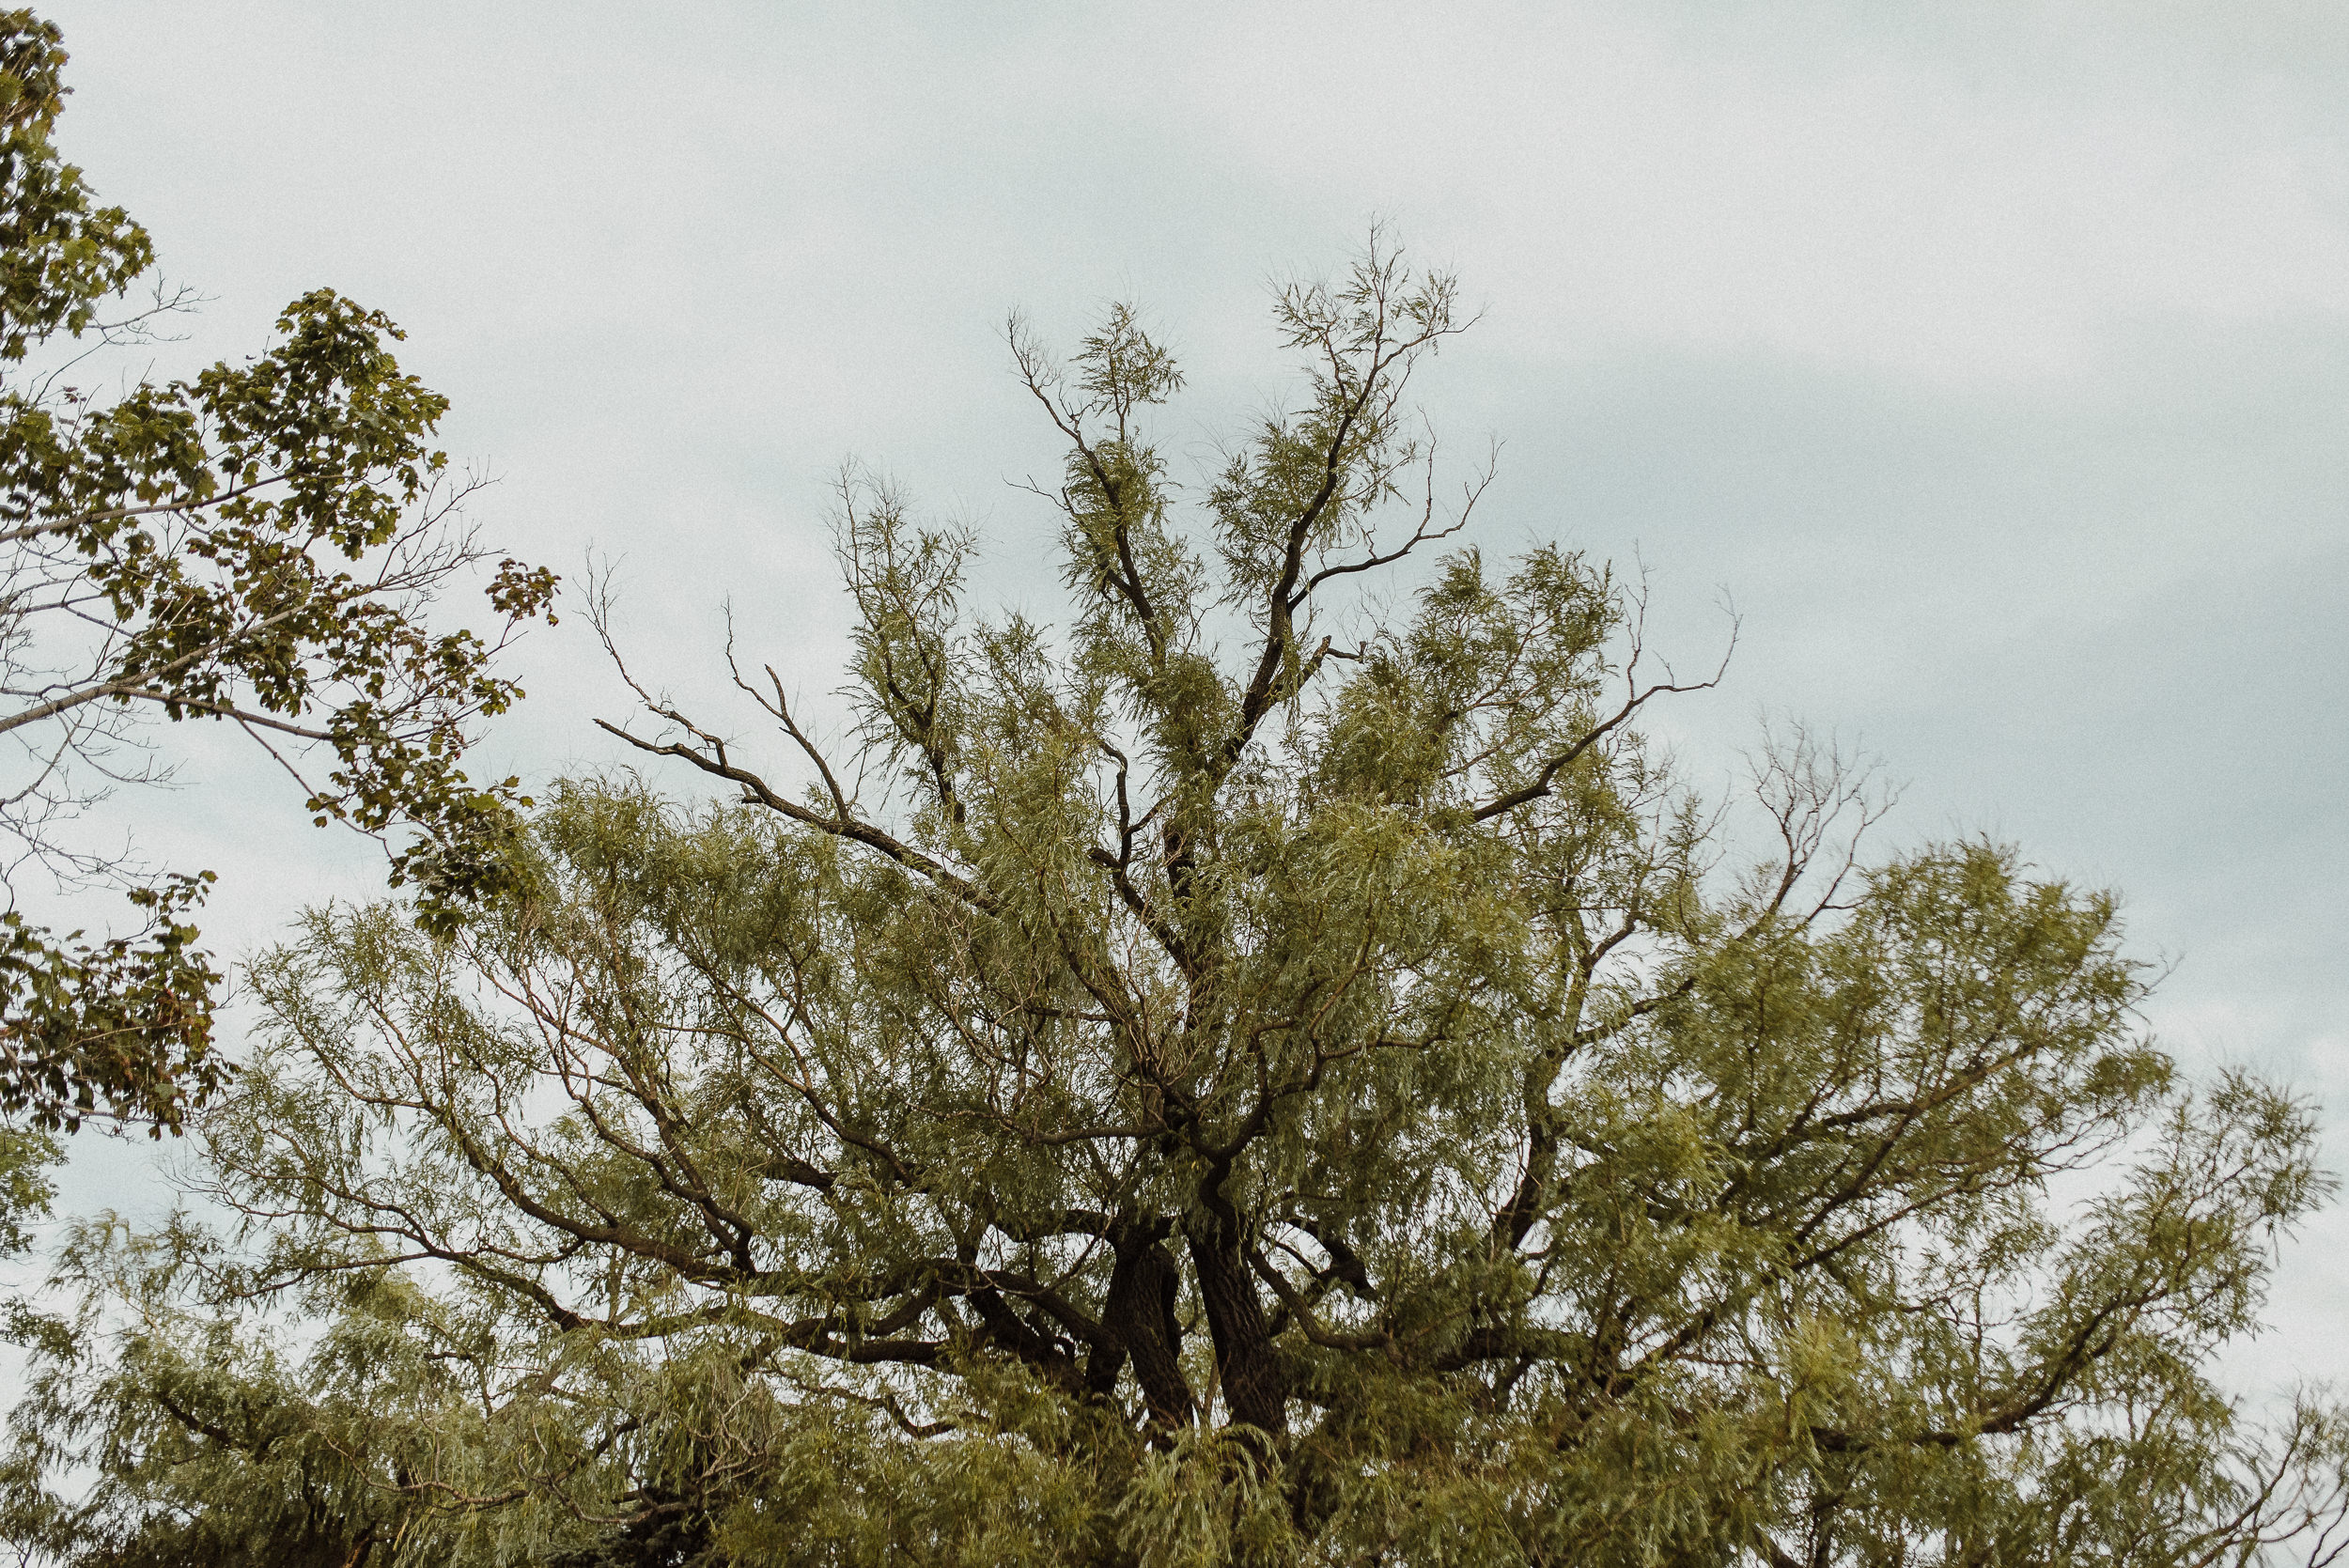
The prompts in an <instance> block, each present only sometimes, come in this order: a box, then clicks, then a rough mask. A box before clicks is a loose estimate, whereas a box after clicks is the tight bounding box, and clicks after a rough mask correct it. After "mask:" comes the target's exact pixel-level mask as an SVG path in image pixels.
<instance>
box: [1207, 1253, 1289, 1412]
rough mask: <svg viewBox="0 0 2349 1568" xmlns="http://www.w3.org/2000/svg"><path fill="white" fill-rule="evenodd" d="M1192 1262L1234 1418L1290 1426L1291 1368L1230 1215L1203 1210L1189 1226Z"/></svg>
mask: <svg viewBox="0 0 2349 1568" xmlns="http://www.w3.org/2000/svg"><path fill="white" fill-rule="evenodd" d="M1187 1234H1189V1237H1190V1265H1191V1268H1192V1269H1193V1270H1194V1271H1195V1272H1196V1273H1197V1274H1198V1276H1199V1297H1200V1300H1201V1301H1202V1302H1203V1303H1204V1304H1205V1305H1206V1309H1207V1331H1208V1332H1209V1333H1210V1334H1212V1335H1213V1336H1214V1338H1215V1364H1216V1370H1217V1372H1218V1373H1219V1374H1220V1381H1221V1384H1222V1387H1223V1403H1224V1405H1226V1406H1227V1407H1229V1409H1230V1410H1231V1412H1232V1419H1233V1420H1234V1421H1241V1422H1245V1423H1246V1424H1247V1425H1250V1426H1253V1427H1259V1428H1262V1429H1263V1430H1264V1431H1266V1432H1268V1433H1273V1434H1279V1433H1282V1432H1285V1431H1286V1430H1287V1429H1288V1372H1287V1369H1286V1368H1285V1367H1283V1365H1282V1364H1281V1358H1280V1355H1279V1353H1278V1352H1277V1351H1275V1350H1274V1349H1273V1348H1272V1336H1271V1334H1270V1333H1269V1332H1268V1331H1267V1328H1266V1327H1265V1315H1264V1303H1263V1301H1262V1300H1261V1299H1259V1298H1258V1296H1257V1295H1256V1281H1255V1279H1254V1277H1253V1276H1252V1275H1251V1274H1250V1273H1249V1272H1248V1264H1247V1260H1245V1259H1244V1258H1242V1257H1241V1256H1240V1250H1239V1240H1238V1237H1237V1235H1235V1234H1233V1225H1232V1222H1231V1221H1230V1220H1229V1219H1218V1218H1217V1217H1215V1216H1212V1215H1207V1214H1201V1215H1197V1216H1194V1217H1193V1219H1192V1225H1191V1228H1190V1229H1189V1230H1188V1233H1187Z"/></svg>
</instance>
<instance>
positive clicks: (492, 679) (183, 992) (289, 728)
mask: <svg viewBox="0 0 2349 1568" xmlns="http://www.w3.org/2000/svg"><path fill="white" fill-rule="evenodd" d="M65 60H66V55H65V51H64V48H63V46H62V42H61V38H60V35H59V33H58V30H57V28H56V27H55V26H54V24H53V23H47V22H43V21H41V20H40V19H39V18H38V17H36V16H35V15H34V14H33V13H31V12H30V11H24V10H10V11H6V12H0V737H6V739H7V740H8V742H9V743H11V750H10V753H9V755H10V758H11V760H10V762H9V764H8V775H7V778H6V780H5V781H4V782H0V839H5V841H6V846H5V847H4V848H0V878H5V882H4V884H0V885H4V886H5V890H6V894H7V897H6V903H7V905H8V908H7V909H6V910H5V911H4V912H0V1112H6V1113H12V1114H13V1116H14V1117H15V1119H16V1120H17V1121H18V1123H19V1124H20V1130H19V1131H18V1132H16V1133H12V1134H8V1135H7V1136H10V1137H22V1136H23V1132H22V1129H21V1124H22V1123H23V1122H26V1121H29V1122H31V1123H33V1124H37V1125H39V1126H46V1127H51V1128H55V1127H60V1126H63V1127H70V1126H75V1125H77V1124H78V1123H79V1122H80V1121H81V1120H82V1119H83V1118H84V1117H86V1116H88V1115H90V1114H93V1113H105V1114H108V1115H110V1116H113V1117H116V1118H119V1119H131V1120H137V1121H145V1122H147V1123H148V1124H149V1125H150V1126H152V1127H153V1128H155V1129H156V1130H158V1131H160V1130H161V1129H162V1128H164V1127H175V1126H178V1125H179V1121H180V1119H181V1118H182V1116H183V1115H184V1113H185V1110H186V1107H187V1105H188V1103H189V1101H190V1099H191V1098H192V1097H200V1096H201V1095H202V1094H204V1093H206V1092H208V1091H209V1090H210V1088H212V1087H213V1086H215V1085H216V1084H217V1082H218V1080H219V1077H220V1071H221V1067H220V1058H219V1056H218V1054H217V1053H216V1052H215V1051H214V1050H213V1048H212V1040H211V1031H212V1011H213V1005H214V1002H215V1000H216V995H217V990H216V988H217V985H218V981H219V978H220V977H219V975H218V973H217V972H216V971H215V970H214V969H213V967H212V965H211V961H210V957H209V956H208V955H207V954H206V953H205V952H204V950H203V949H202V948H201V947H200V946H199V945H197V936H198V934H197V931H196V929H195V927H194V924H192V923H191V921H190V919H189V915H190V912H191V911H192V909H193V908H194V906H195V905H197V904H198V903H200V902H201V900H202V898H203V896H204V894H205V891H206V889H207V886H208V884H209V883H210V880H211V877H210V873H209V872H201V873H193V872H185V871H168V870H157V869H154V868H151V867H147V866H144V865H143V864H141V863H139V862H135V861H134V860H132V858H130V857H128V856H126V855H125V854H124V853H123V852H122V850H121V849H120V848H119V846H118V841H117V846H116V847H113V848H100V849H98V850H95V851H93V850H92V848H91V847H90V845H91V843H92V840H91V839H90V838H89V837H88V836H87V831H86V826H85V827H84V828H83V829H82V830H81V831H79V832H78V833H77V831H76V828H75V824H76V822H77V821H78V820H79V819H81V818H83V817H84V816H85V815H86V813H87V810H88V808H90V807H92V806H94V805H96V804H97V803H98V802H99V801H100V800H102V799H103V798H104V796H105V795H106V793H107V792H108V791H109V790H110V789H112V788H114V787H115V786H117V785H120V784H140V783H153V782H158V781H159V780H160V779H162V778H163V777H164V776H166V775H167V774H168V773H169V772H170V770H171V764H170V761H169V759H168V757H167V756H163V755H159V754H158V751H157V743H156V740H155V732H154V730H153V728H152V726H151V725H150V724H148V723H146V722H144V721H145V720H147V719H149V718H154V717H160V718H163V719H166V720H169V721H183V720H193V719H210V720H214V721H218V722H226V723H230V724H234V725H237V726H239V727H240V728H241V729H242V730H243V731H244V732H245V733H246V734H248V735H249V736H251V737H252V738H253V739H254V740H255V741H256V742H257V743H258V744H259V745H260V746H261V747H263V748H264V749H266V750H267V751H268V752H269V753H271V754H272V755H273V756H275V757H276V759H277V760H278V761H279V762H281V763H283V764H284V765H285V766H286V767H287V768H288V770H290V771H292V772H293V773H294V775H295V778H296V780H297V784H298V788H299V791H300V793H299V796H298V797H297V798H298V799H300V800H303V802H304V803H305V804H306V807H307V809H308V811H309V812H310V813H311V814H312V815H314V816H315V817H316V818H317V820H318V821H319V822H320V823H321V824H323V823H325V822H327V821H329V820H340V821H344V822H348V823H350V824H352V825H354V826H356V827H358V828H359V829H361V830H363V831H367V832H371V833H377V834H382V833H385V832H387V831H397V830H402V829H412V830H414V831H413V832H412V833H404V834H403V835H402V839H401V842H399V843H397V844H396V845H394V846H392V848H393V854H394V864H393V871H394V877H395V880H396V881H398V880H412V881H414V882H416V883H417V884H418V885H419V887H420V889H421V890H422V891H423V893H425V895H426V898H427V901H428V904H429V905H431V906H432V907H433V908H443V907H445V906H447V905H448V904H449V903H450V902H451V901H452V900H455V901H461V900H462V899H464V898H466V897H469V896H472V895H474V893H480V892H482V891H485V890H486V889H487V888H488V887H489V886H490V884H492V883H493V882H494V881H495V880H496V877H497V875H498V873H497V871H496V864H497V845H498V844H499V843H500V842H501V841H502V839H503V838H504V836H505V835H506V831H507V825H508V823H509V821H510V818H511V815H512V809H513V806H514V803H515V801H516V797H515V794H514V781H510V780H509V781H506V783H504V784H491V785H489V786H487V787H484V786H481V785H477V784H473V783H471V782H470V781H469V780H468V779H467V777H466V775H465V773H464V772H463V770H462V768H461V766H460V762H461V758H462V754H463V752H464V749H465V746H466V744H467V742H468V740H469V738H470V728H469V726H471V725H472V724H473V723H474V722H475V721H477V720H479V719H481V718H483V717H485V716H488V715H491V714H495V713H497V712H499V711H501V710H502V709H503V708H505V707H506V705H507V704H508V703H509V702H511V701H512V699H513V698H514V696H515V695H516V694H517V693H516V691H515V688H514V686H513V684H512V683H511V682H510V681H508V680H506V679H505V678H503V677H501V676H499V675H495V674H494V673H493V671H492V669H491V660H492V658H493V656H494V655H495V653H496V652H497V648H498V645H499V644H502V643H503V641H504V640H505V639H506V637H509V636H511V635H512V633H513V632H514V630H515V629H517V628H518V627H519V626H520V625H521V624H522V623H524V622H526V621H528V620H530V619H531V618H533V617H535V616H536V615H537V614H539V613H542V612H544V611H545V609H546V608H547V606H548V604H549V602H550V599H551V597H552V593H553V589H554V579H553V578H552V575H550V574H549V573H547V572H544V571H542V570H537V569H535V568H531V567H525V566H523V565H522V564H521V563H519V562H516V561H513V560H506V561H503V562H498V563H496V564H495V565H493V566H492V565H490V562H491V560H492V559H493V556H494V552H493V551H488V550H487V549H485V547H484V546H483V545H482V544H481V543H480V542H479V540H478V539H477V538H476V537H475V536H474V535H473V534H472V533H471V532H470V531H469V530H467V529H466V528H465V527H464V526H462V524H461V520H459V518H458V516H457V512H456V507H457V505H458V503H459V501H461V500H462V498H463V496H464V494H465V492H466V490H467V489H469V488H470V482H469V481H466V480H462V479H459V478H455V477H453V476H452V475H451V474H450V472H449V469H448V460H447V458H446V456H445V455H444V454H443V453H442V452H440V451H438V450H435V449H434V448H433V447H432V446H431V444H430V438H431V435H432V432H433V429H434V427H436V426H437V424H438V423H439V421H440V419H441V417H442V415H443V412H444V411H446V409H447V406H448V405H447V400H446V399H445V398H443V397H442V396H439V395H438V394H436V393H433V392H431V391H429V390H428V389H427V388H426V387H425V386H423V385H422V383H420V382H419V381H418V380H416V379H415V378H414V377H412V376H410V375H407V374H405V373H404V372H402V371H401V369H400V367H399V365H398V363H397V360H396V359H395V358H394V356H393V352H392V349H391V342H392V341H393V340H395V339H397V338H398V337H399V336H400V333H399V330H398V329H397V327H396V326H394V325H393V324H392V322H391V321H390V319H389V318H386V317H384V316H383V315H382V314H381V313H380V312H377V311H371V310H367V309H366V308H363V307H362V306H360V305H357V304H355V303H351V302H350V301H349V300H346V299H344V298H342V297H341V296H340V295H337V294H335V293H334V292H333V291H332V290H329V289H322V288H321V289H317V290H313V291H311V292H309V293H305V294H303V296H302V297H301V298H299V299H297V300H295V301H294V302H293V303H290V304H289V305H288V306H287V307H286V310H285V312H284V314H283V315H282V316H281V317H280V318H279V319H278V322H277V336H276V339H275V340H274V342H272V344H271V345H270V346H269V348H268V349H267V350H266V351H265V352H263V353H261V354H259V355H257V356H255V357H252V358H249V359H247V360H245V361H243V362H242V363H241V364H234V365H231V364H226V363H224V364H220V365H213V366H212V367H210V369H207V370H205V371H203V372H201V373H200V374H198V375H196V376H195V377H194V378H193V379H192V380H173V381H169V382H159V381H155V380H148V379H142V378H138V377H136V376H127V377H126V376H122V375H120V371H121V370H123V369H125V368H127V367H125V366H120V365H111V364H110V362H109V360H108V359H107V358H106V357H105V356H106V355H107V354H108V351H109V350H117V349H126V348H133V347H137V346H139V345H142V344H146V343H148V342H151V341H153V333H154V331H155V329H156V327H157V325H158V323H159V322H163V321H167V320H168V319H170V318H172V316H173V315H174V313H175V312H177V311H178V310H179V309H182V308H185V307H186V305H187V304H188V303H190V302H189V300H188V298H187V297H186V296H185V295H184V294H176V293H172V292H169V291H167V290H165V289H163V287H161V286H160V285H158V286H156V287H155V289H154V293H153V296H152V298H151V300H149V301H148V302H146V303H143V304H142V303H137V302H134V301H132V298H131V292H132V289H133V288H134V287H136V286H138V285H140V284H141V283H142V282H143V281H146V280H150V279H151V278H152V276H153V269H154V264H155V256H154V247H153V243H152V241H150V239H149V238H148V234H147V231H146V230H145V229H143V228H141V227H140V226H139V225H137V224H136V223H135V222H133V221H132V219H131V217H130V216H129V215H128V214H127V213H125V212H124V211H123V210H121V209H120V208H118V207H103V206H100V205H99V204H98V200H97V197H96V196H95V195H94V194H92V192H91V190H90V188H89V186H88V184H87V182H86V180H85V179H84V177H83V175H82V172H81V170H79V169H78V168H76V167H74V166H73V165H71V164H70V163H65V162H64V161H63V159H62V157H61V155H60V154H59V153H58V151H57V148H56V146H55V144H54V141H53V140H52V132H54V128H55V123H56V120H57V117H58V115H59V113H60V112H61V110H62V109H63V106H64V101H65V93H66V91H67V89H66V88H65V86H64V85H63V82H62V79H61V71H62V70H63V67H64V65H65ZM94 356H95V357H94ZM107 380H122V381H127V382H128V390H127V391H123V392H121V393H120V394H119V395H118V396H101V394H100V393H99V392H97V391H94V390H91V388H92V387H93V386H94V385H96V384H101V383H103V382H105V381H107ZM476 567H483V568H485V571H486V575H487V576H488V578H489V608H490V613H491V614H492V615H493V617H494V618H495V619H496V620H497V622H498V623H499V624H500V625H501V627H502V630H501V631H500V632H499V633H498V634H497V636H495V637H494V638H492V639H490V640H489V641H485V640H484V639H483V638H482V637H480V636H479V635H477V634H476V633H474V632H473V631H470V630H465V629H435V628H434V627H433V625H432V624H431V621H430V619H429V617H428V609H429V607H430V604H431V601H432V599H433V598H434V597H435V595H436V593H438V592H440V591H442V590H443V589H444V588H446V587H448V586H450V585H452V584H454V583H455V582H458V581H460V580H462V579H463V578H464V577H466V576H468V575H471V574H473V573H474V568H476ZM313 757H316V758H319V759H325V760H322V762H320V763H319V764H315V765H314V764H313V763H312V762H311V761H310V760H308V759H310V758H313ZM321 767H322V769H323V770H322V771H319V770H318V768H321ZM28 874H32V875H35V876H46V877H49V878H52V879H54V880H55V881H57V882H59V883H61V884H63V885H64V886H65V887H66V888H67V889H69V890H75V889H79V890H87V889H88V888H90V887H92V886H93V885H96V886H100V887H105V886H109V885H111V886H112V887H114V888H116V889H117V890H119V891H122V892H125V893H127V894H128V896H129V899H130V902H131V907H132V914H133V917H134V921H135V923H136V924H137V925H138V926H139V929H137V930H136V931H134V932H133V933H132V934H131V935H127V936H115V937H110V938H104V939H84V936H83V933H82V932H80V931H73V932H70V933H65V934H59V933H58V932H56V931H54V930H53V929H52V928H50V927H49V926H48V925H46V924H42V923H41V922H40V921H39V920H38V919H35V918H31V917H29V916H27V915H26V914H25V913H24V912H23V909H22V908H20V897H19V895H20V893H21V892H23V881H24V877H26V876H27V875H28Z"/></svg>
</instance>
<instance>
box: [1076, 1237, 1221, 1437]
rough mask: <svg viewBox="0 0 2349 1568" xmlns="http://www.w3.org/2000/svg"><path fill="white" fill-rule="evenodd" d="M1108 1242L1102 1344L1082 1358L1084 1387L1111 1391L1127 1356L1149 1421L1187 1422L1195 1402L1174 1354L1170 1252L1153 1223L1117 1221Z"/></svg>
mask: <svg viewBox="0 0 2349 1568" xmlns="http://www.w3.org/2000/svg"><path fill="white" fill-rule="evenodd" d="M1112 1245H1113V1246H1114V1247H1115V1248H1116V1249H1117V1262H1116V1264H1115V1265H1113V1266H1112V1269H1111V1272H1110V1289H1109V1296H1108V1297H1107V1298H1106V1299H1105V1300H1104V1301H1103V1303H1102V1310H1101V1328H1102V1334H1103V1338H1104V1339H1105V1340H1106V1341H1107V1342H1108V1343H1104V1344H1101V1345H1097V1346H1096V1347H1095V1349H1094V1352H1093V1355H1092V1356H1091V1357H1090V1358H1087V1360H1086V1363H1085V1384H1086V1387H1087V1388H1088V1389H1092V1390H1093V1391H1094V1392H1096V1393H1098V1394H1101V1395H1104V1396H1106V1395H1108V1394H1110V1393H1112V1391H1114V1390H1115V1389H1116V1387H1117V1374H1118V1370H1119V1368H1120V1366H1121V1365H1122V1364H1123V1363H1124V1361H1125V1360H1126V1358H1128V1357H1131V1358H1132V1359H1133V1363H1134V1381H1135V1382H1136V1383H1138V1384H1140V1385H1141V1387H1142V1398H1143V1404H1144V1405H1146V1406H1147V1407H1148V1408H1149V1411H1150V1420H1151V1421H1152V1423H1153V1424H1155V1425H1159V1426H1170V1427H1171V1426H1183V1425H1188V1424H1189V1423H1190V1420H1191V1417H1192V1415H1193V1412H1194V1407H1195V1405H1196V1401H1195V1400H1194V1399H1193V1397H1192V1395H1191V1391H1190V1382H1189V1381H1188V1380H1187V1379H1185V1378H1184V1376H1183V1365H1182V1361H1181V1359H1180V1358H1179V1357H1178V1356H1177V1355H1176V1350H1177V1347H1178V1346H1180V1345H1181V1343H1182V1329H1181V1328H1180V1327H1178V1326H1177V1325H1176V1323H1175V1294H1176V1292H1177V1290H1178V1289H1179V1287H1180V1283H1181V1281H1180V1280H1179V1279H1178V1277H1177V1275H1176V1269H1175V1255H1174V1254H1173V1253H1171V1252H1169V1251H1168V1250H1166V1248H1165V1247H1164V1246H1163V1245H1162V1244H1161V1243H1160V1242H1159V1239H1158V1234H1157V1230H1156V1228H1153V1227H1146V1226H1138V1225H1129V1226H1121V1227H1120V1228H1119V1232H1118V1234H1117V1235H1116V1236H1115V1237H1113V1238H1112Z"/></svg>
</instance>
